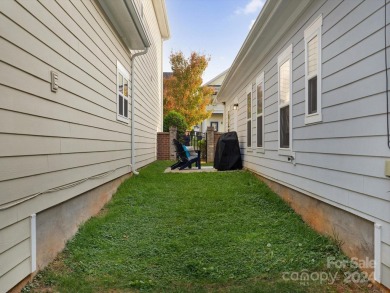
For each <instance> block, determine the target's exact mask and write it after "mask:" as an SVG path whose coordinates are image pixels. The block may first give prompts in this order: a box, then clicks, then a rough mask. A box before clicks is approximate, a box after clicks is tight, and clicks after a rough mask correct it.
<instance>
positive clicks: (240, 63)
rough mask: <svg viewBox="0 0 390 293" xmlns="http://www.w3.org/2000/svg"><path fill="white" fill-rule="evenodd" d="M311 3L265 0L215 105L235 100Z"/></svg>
mask: <svg viewBox="0 0 390 293" xmlns="http://www.w3.org/2000/svg"><path fill="white" fill-rule="evenodd" d="M312 1H314V0H288V1H284V0H268V1H267V2H266V3H265V5H264V7H263V9H262V11H261V13H260V14H259V16H258V17H257V19H256V22H255V23H254V25H253V26H252V29H251V30H250V32H249V34H248V36H247V37H246V39H245V41H244V43H243V45H242V47H241V49H240V51H239V52H238V54H237V56H236V58H235V59H234V61H233V64H232V66H231V67H230V70H229V72H228V74H227V75H226V77H225V80H224V82H223V83H222V86H221V90H220V91H219V93H218V95H217V100H218V102H219V103H221V102H226V101H228V100H230V99H233V98H235V96H236V95H237V94H238V92H239V91H240V89H242V88H244V87H245V86H246V85H247V84H248V82H250V81H251V80H252V79H253V78H254V76H255V74H256V73H258V71H259V70H260V68H259V66H260V63H261V62H262V61H263V60H264V58H265V57H266V56H267V55H268V54H269V53H270V52H271V51H272V50H273V49H274V47H275V45H276V44H277V43H278V42H279V41H280V40H281V39H282V38H283V37H284V35H285V34H286V32H287V31H288V30H289V29H290V27H291V26H292V25H293V24H294V22H296V21H297V19H298V18H299V17H300V16H301V15H302V13H303V12H304V11H305V9H306V8H307V6H308V5H309V4H310V3H311V2H312Z"/></svg>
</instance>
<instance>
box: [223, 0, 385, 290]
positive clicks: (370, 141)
mask: <svg viewBox="0 0 390 293" xmlns="http://www.w3.org/2000/svg"><path fill="white" fill-rule="evenodd" d="M389 5H390V4H388V10H390V7H389ZM320 14H322V17H323V26H322V36H321V37H322V40H321V41H322V117H323V122H322V123H319V124H315V125H305V122H304V117H305V104H304V103H305V88H304V87H305V64H304V63H305V53H304V38H303V37H304V33H303V32H304V30H305V29H306V28H307V27H308V26H309V25H310V24H311V23H312V22H313V21H314V20H315V19H316V18H317V17H318V16H319V15H320ZM384 33H385V32H384V2H383V1H378V2H375V3H374V2H372V1H343V2H334V1H330V0H328V1H325V0H324V1H316V2H314V3H312V4H311V5H310V7H309V8H308V9H307V11H306V12H305V13H304V14H303V15H302V16H301V17H300V18H299V20H298V21H297V23H295V25H294V26H293V27H292V28H291V30H290V31H289V32H288V33H287V34H286V35H285V37H284V38H283V39H282V40H281V41H280V42H279V44H277V45H276V47H275V49H274V50H272V51H271V52H270V53H269V54H268V55H267V57H266V59H264V60H259V62H260V65H259V66H258V68H257V71H256V72H253V74H252V75H251V78H250V79H248V80H247V81H246V84H243V85H241V87H240V88H237V89H236V92H235V93H232V95H233V96H234V97H238V98H239V101H238V103H239V110H238V111H239V113H238V117H239V120H238V123H239V125H238V135H239V139H240V144H241V152H242V154H243V160H244V166H245V167H247V168H249V169H252V170H254V171H255V172H257V173H259V174H262V175H264V176H266V177H268V178H270V179H273V180H275V181H277V182H280V183H282V184H285V185H287V186H289V187H292V188H294V189H296V190H299V191H301V192H304V193H306V194H309V195H311V196H313V197H316V198H318V199H320V200H322V201H325V202H327V203H329V204H332V205H335V206H337V207H340V208H342V209H345V210H347V211H349V212H351V213H354V214H356V215H358V216H361V217H363V218H365V219H368V220H370V221H372V222H376V223H380V224H381V225H382V232H383V233H382V245H381V248H382V265H381V269H382V282H383V284H384V285H386V286H387V287H390V260H389V258H388V257H387V256H384V253H385V252H388V251H389V250H390V197H389V193H388V191H389V179H388V178H386V177H385V176H384V162H385V160H386V159H388V158H389V156H390V150H389V149H388V148H387V146H386V127H385V125H386V109H385V104H386V95H385V77H384V76H385V74H384V70H385V66H384V58H385V56H384V48H383V47H384ZM291 43H292V44H293V60H292V66H293V73H292V81H293V85H292V92H293V96H292V102H293V107H292V113H293V122H292V126H293V132H292V138H293V142H292V151H293V152H295V158H296V165H295V166H294V165H293V164H291V163H290V162H288V161H287V159H286V157H284V156H280V155H278V153H277V149H278V134H277V133H278V127H277V125H278V116H277V113H278V111H277V109H278V104H277V94H278V93H277V91H278V80H277V56H278V55H279V54H280V53H281V52H283V50H284V49H285V48H286V47H287V46H288V45H289V44H291ZM387 46H389V44H387ZM388 52H389V51H388ZM262 71H264V81H265V85H264V88H265V101H264V103H265V104H264V107H265V109H264V119H265V121H264V122H265V128H264V132H265V143H264V148H265V153H264V154H262V153H260V152H256V151H250V150H247V149H245V145H244V144H243V143H242V142H245V141H246V130H245V125H246V121H245V116H244V115H243V114H244V113H243V111H242V110H245V107H244V105H245V104H246V102H245V96H244V95H243V94H242V93H243V91H245V88H246V86H247V85H248V84H250V83H252V82H254V81H255V80H256V76H257V75H258V74H259V73H261V72H262ZM229 103H231V104H227V106H228V107H229V106H232V104H233V101H232V100H230V101H229ZM253 135H256V133H255V132H254V133H253Z"/></svg>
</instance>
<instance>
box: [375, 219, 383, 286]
mask: <svg viewBox="0 0 390 293" xmlns="http://www.w3.org/2000/svg"><path fill="white" fill-rule="evenodd" d="M374 227H375V229H374V259H375V261H374V280H375V281H377V282H378V283H381V259H382V252H381V242H382V225H381V224H378V223H375V225H374Z"/></svg>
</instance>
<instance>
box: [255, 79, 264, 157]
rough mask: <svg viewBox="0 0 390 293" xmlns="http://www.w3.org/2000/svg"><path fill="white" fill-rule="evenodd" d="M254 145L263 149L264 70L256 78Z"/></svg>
mask: <svg viewBox="0 0 390 293" xmlns="http://www.w3.org/2000/svg"><path fill="white" fill-rule="evenodd" d="M256 147H257V148H259V150H264V72H262V73H261V74H260V75H259V76H258V77H257V79H256Z"/></svg>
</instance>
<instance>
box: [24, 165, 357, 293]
mask: <svg viewBox="0 0 390 293" xmlns="http://www.w3.org/2000/svg"><path fill="white" fill-rule="evenodd" d="M167 166H169V163H168V162H155V163H153V164H151V165H149V166H148V167H146V168H144V169H142V170H141V172H140V174H139V175H138V176H133V177H132V178H130V179H129V180H127V181H125V182H124V183H123V184H122V185H121V186H120V188H119V190H118V191H117V193H116V194H115V196H114V197H113V200H112V201H111V202H110V203H109V204H108V205H107V206H106V207H105V208H104V210H103V211H102V212H101V213H100V215H98V216H97V217H94V218H92V219H90V220H89V221H88V222H87V223H85V224H84V225H83V226H82V227H81V228H80V230H79V232H78V233H77V234H76V236H75V237H74V238H73V239H72V240H70V241H69V242H68V243H67V246H66V249H65V250H64V252H63V253H62V254H61V255H60V256H59V257H58V259H57V260H56V261H55V262H53V264H52V265H50V266H49V267H48V268H47V269H45V270H44V271H43V272H42V273H40V274H39V275H38V276H37V277H36V279H35V281H34V282H33V283H32V284H31V285H30V286H27V287H26V288H25V289H24V292H28V291H34V290H35V291H44V290H45V289H49V290H50V291H51V290H53V291H54V292H137V291H141V292H319V291H324V292H327V291H329V290H330V291H333V289H335V290H336V289H337V288H335V287H329V286H328V285H327V284H326V283H324V284H322V285H321V284H318V282H317V283H316V282H314V283H310V284H307V283H306V284H301V283H300V282H297V281H289V280H285V279H283V278H282V274H283V273H284V272H301V271H302V270H307V271H308V272H316V271H318V272H320V271H327V270H328V268H326V260H327V257H335V258H336V259H345V256H343V255H342V254H341V253H340V251H339V247H338V246H337V245H336V244H335V243H334V242H332V241H331V240H330V239H329V238H326V237H323V236H320V235H318V234H317V233H316V232H314V231H313V230H312V229H311V228H310V227H308V226H307V225H306V224H305V223H304V222H303V221H302V219H301V218H300V217H299V216H298V215H297V214H295V213H294V211H293V210H292V209H291V208H290V207H289V206H288V205H286V204H285V203H284V202H283V201H282V200H281V199H280V198H279V197H278V196H277V195H275V194H274V193H273V192H272V191H271V190H270V189H269V188H268V187H267V186H266V185H265V184H263V183H262V182H260V181H259V180H258V179H257V178H255V177H254V176H253V175H252V174H251V173H249V172H245V171H237V172H225V173H224V172H216V173H191V174H177V173H174V174H172V173H171V174H163V170H164V169H165V168H166V167H167ZM344 289H345V288H344ZM344 289H343V290H344ZM354 290H356V288H354Z"/></svg>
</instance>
